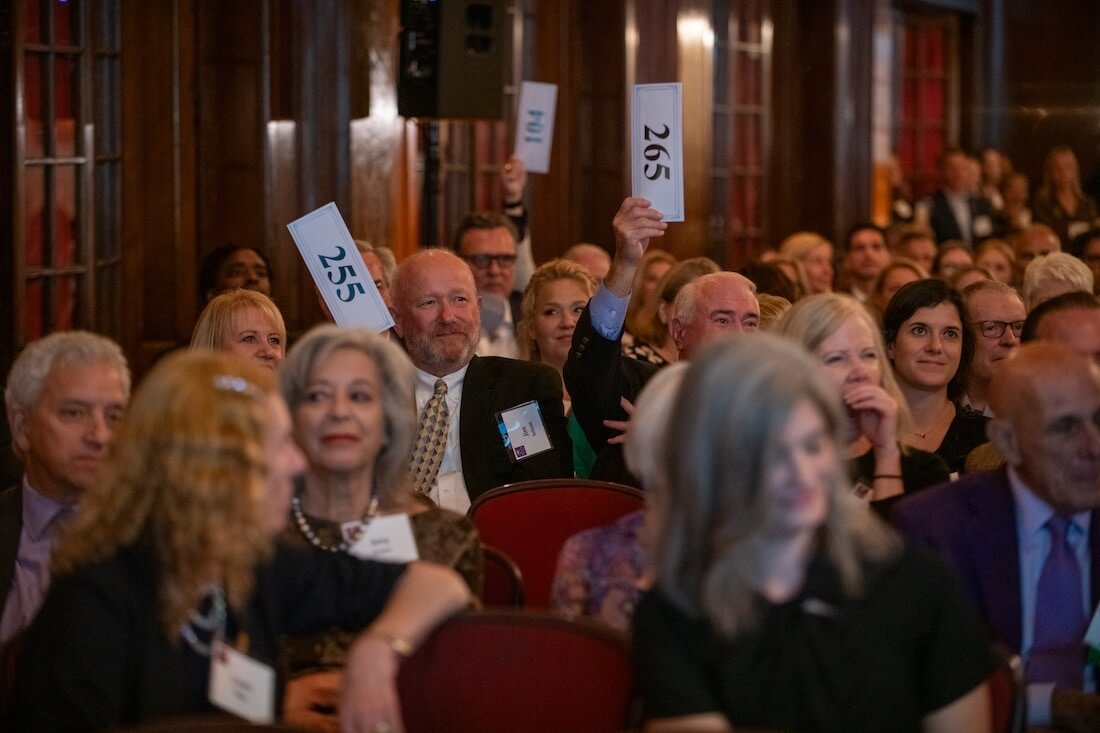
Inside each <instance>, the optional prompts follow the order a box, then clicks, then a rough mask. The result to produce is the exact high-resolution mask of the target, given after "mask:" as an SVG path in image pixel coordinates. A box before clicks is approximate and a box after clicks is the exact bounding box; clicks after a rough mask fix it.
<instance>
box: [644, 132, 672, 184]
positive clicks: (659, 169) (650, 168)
mask: <svg viewBox="0 0 1100 733" xmlns="http://www.w3.org/2000/svg"><path fill="white" fill-rule="evenodd" d="M662 127H663V128H664V130H663V131H661V132H657V131H656V130H654V129H652V128H651V127H650V126H649V125H646V126H645V128H644V129H645V139H646V140H652V139H653V138H657V139H659V140H664V139H665V138H666V137H668V134H669V129H668V125H662ZM661 153H664V154H665V155H666V156H668V151H667V150H665V148H664V147H663V146H661V145H657V144H653V145H648V146H646V156H645V157H646V158H647V159H648V160H656V159H657V158H659V157H660V154H661ZM642 174H643V175H644V176H645V177H646V178H648V179H649V180H651V181H656V180H657V179H658V178H664V179H666V180H667V179H668V178H669V168H668V166H667V165H661V164H660V163H646V164H645V167H644V168H643V169H642Z"/></svg>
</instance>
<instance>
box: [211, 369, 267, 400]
mask: <svg viewBox="0 0 1100 733" xmlns="http://www.w3.org/2000/svg"><path fill="white" fill-rule="evenodd" d="M214 389H216V390H219V391H221V392H236V393H237V394H243V395H247V396H249V397H259V396H260V391H259V390H258V389H256V387H255V385H253V384H250V383H249V382H248V380H246V379H245V378H244V377H234V376H231V375H228V374H219V375H218V376H216V377H214Z"/></svg>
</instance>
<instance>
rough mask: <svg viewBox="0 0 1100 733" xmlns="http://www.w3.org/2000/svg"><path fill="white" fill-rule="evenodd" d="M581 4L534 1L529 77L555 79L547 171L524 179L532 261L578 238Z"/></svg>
mask: <svg viewBox="0 0 1100 733" xmlns="http://www.w3.org/2000/svg"><path fill="white" fill-rule="evenodd" d="M582 4H583V0H581V2H578V1H577V0H563V1H562V2H560V3H550V2H537V3H535V27H536V28H537V32H536V33H535V34H534V38H530V39H528V43H531V44H533V46H534V55H535V74H534V79H533V81H541V82H546V83H549V84H557V85H558V100H557V110H556V117H555V121H554V142H553V146H552V147H551V150H550V171H549V173H546V174H545V175H539V176H531V177H530V178H529V179H528V180H529V183H528V203H529V204H530V211H529V217H530V219H529V226H530V228H531V244H532V247H533V248H534V255H535V260H536V262H544V261H546V260H547V259H549V258H551V257H553V256H554V255H555V254H557V253H559V252H561V251H563V250H564V248H566V247H568V246H569V245H570V244H571V243H573V242H577V241H580V240H581V239H582V237H581V234H580V222H579V220H578V219H577V218H576V217H574V216H573V213H574V210H573V207H572V206H571V201H572V200H573V194H574V191H575V190H576V189H577V188H578V187H583V186H581V185H580V184H581V183H582V182H581V181H580V180H578V177H577V176H578V171H579V168H578V160H577V156H576V149H577V145H578V140H577V133H578V125H577V117H578V111H579V101H580V100H579V94H578V91H579V90H578V86H579V84H580V74H581V72H582V69H581V68H580V64H579V63H578V58H577V56H578V53H579V49H578V48H577V46H578V37H579V35H580V31H579V22H578V19H579V14H580V5H582Z"/></svg>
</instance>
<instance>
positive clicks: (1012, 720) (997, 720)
mask: <svg viewBox="0 0 1100 733" xmlns="http://www.w3.org/2000/svg"><path fill="white" fill-rule="evenodd" d="M993 651H994V653H995V654H996V656H997V660H998V663H997V668H996V669H995V670H993V674H992V675H990V677H989V696H990V699H991V700H992V702H993V715H992V721H993V727H992V728H991V729H990V730H991V731H992V733H1023V730H1024V727H1025V726H1026V724H1027V710H1026V706H1027V693H1026V683H1025V682H1024V665H1023V663H1022V662H1021V661H1020V658H1019V657H1018V656H1016V655H1015V654H1013V653H1012V652H1011V651H1009V650H1008V649H1007V648H1006V647H1004V646H1002V645H1000V644H994V645H993Z"/></svg>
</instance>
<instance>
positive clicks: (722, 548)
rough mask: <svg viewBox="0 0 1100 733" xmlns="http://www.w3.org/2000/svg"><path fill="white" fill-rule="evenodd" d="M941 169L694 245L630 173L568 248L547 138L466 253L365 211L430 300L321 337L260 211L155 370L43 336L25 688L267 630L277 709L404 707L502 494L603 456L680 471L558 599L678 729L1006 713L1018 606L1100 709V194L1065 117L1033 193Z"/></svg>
mask: <svg viewBox="0 0 1100 733" xmlns="http://www.w3.org/2000/svg"><path fill="white" fill-rule="evenodd" d="M942 174H943V181H942V186H941V188H940V190H939V191H937V193H936V194H935V195H933V196H932V197H930V198H929V199H928V200H926V201H919V202H912V203H913V204H914V205H913V206H911V207H910V213H911V214H912V216H911V217H907V218H908V219H909V220H908V221H905V222H898V223H895V224H894V225H892V226H890V227H887V228H881V227H879V226H877V225H875V224H873V223H870V222H856V223H854V224H853V225H852V226H851V228H850V229H849V230H848V232H847V234H846V236H845V239H844V240H843V242H840V243H839V245H840V246H839V247H838V248H837V251H834V245H833V243H832V242H830V241H829V239H828V238H826V237H824V236H822V235H821V234H818V233H814V232H797V233H795V234H791V235H790V236H788V237H786V238H785V239H783V240H782V242H780V243H779V244H778V246H777V248H776V249H775V250H774V251H769V252H762V253H759V255H760V256H759V258H758V260H757V261H754V262H753V263H751V264H750V265H748V266H746V267H744V268H743V269H742V271H741V272H739V273H734V272H728V271H723V270H722V269H721V267H720V266H719V265H718V264H717V263H716V262H714V261H712V260H710V259H707V258H692V259H685V260H683V261H678V260H677V258H676V257H674V256H673V255H672V254H671V253H669V252H665V251H663V250H661V249H660V244H661V240H662V237H663V236H664V234H665V232H666V231H667V228H668V224H667V223H666V222H665V221H664V219H663V216H662V214H661V212H659V211H657V210H656V209H655V208H654V207H653V206H652V205H651V204H650V202H649V201H646V200H644V199H639V198H633V197H630V198H626V199H625V200H624V201H623V203H622V205H621V206H620V208H619V210H618V211H616V212H614V213H613V214H612V221H611V228H612V230H613V232H614V235H615V247H614V250H613V251H611V252H607V251H604V250H602V249H600V248H599V247H596V246H594V245H591V244H587V243H577V244H575V245H573V246H567V245H565V244H563V246H562V247H560V248H559V251H560V253H561V257H560V258H558V259H551V260H550V261H547V262H545V263H544V264H542V265H541V266H539V267H535V265H534V262H533V258H532V257H531V251H532V248H531V243H530V236H529V234H528V232H527V227H526V214H527V212H526V210H525V208H524V205H523V196H524V186H525V183H526V173H525V171H524V169H523V164H522V161H520V160H519V159H516V158H513V159H511V160H510V161H508V163H507V164H506V166H505V167H504V171H503V173H502V186H503V191H504V203H505V209H504V213H503V214H501V213H496V212H471V214H470V215H469V216H467V217H466V218H465V219H464V221H463V222H462V224H461V226H460V227H459V228H458V230H457V231H456V233H455V236H454V238H453V246H452V248H450V249H433V250H424V251H420V252H417V253H415V254H413V255H410V256H408V257H406V258H405V259H404V260H403V261H402V262H400V263H397V262H396V260H395V258H394V257H393V255H392V252H390V251H389V250H388V249H386V248H385V247H381V246H377V245H371V244H368V243H366V242H357V247H358V249H359V252H360V254H361V256H362V257H363V261H364V264H365V265H366V267H367V269H368V271H369V272H370V274H371V277H372V279H373V280H374V282H375V284H376V286H377V287H378V288H379V291H380V293H382V295H383V300H384V302H385V303H386V304H387V306H388V307H390V308H391V310H392V313H393V317H394V323H395V325H394V328H393V329H392V332H387V333H385V334H373V333H368V332H365V331H361V330H357V329H348V328H341V327H338V326H335V325H331V324H330V325H320V326H317V327H316V328H314V329H312V330H311V331H309V332H308V333H306V334H305V335H303V336H302V337H301V338H300V339H298V340H297V343H295V344H293V345H292V346H291V345H290V344H288V341H287V332H286V326H285V323H284V320H283V317H282V315H281V313H280V311H279V308H278V306H277V304H276V303H275V302H274V301H273V300H272V299H271V297H270V296H271V279H270V278H271V273H270V269H269V268H268V266H267V263H266V260H265V259H264V256H263V253H261V252H259V251H258V250H254V249H249V248H243V247H232V246H231V247H222V248H220V249H218V250H215V251H214V252H212V253H211V254H210V255H209V256H208V258H207V259H206V261H205V262H204V263H203V265H202V267H201V270H202V271H201V273H200V278H199V280H200V290H201V296H202V297H201V301H202V303H203V309H202V312H201V313H200V314H199V316H198V318H197V320H196V324H195V327H194V333H193V337H192V339H191V344H190V348H189V349H187V350H181V352H180V353H175V354H172V355H170V356H168V357H166V358H164V359H163V360H161V362H159V363H158V364H157V365H156V366H155V367H154V368H153V370H152V371H151V372H150V373H149V374H148V375H146V376H145V377H144V378H143V379H142V380H141V382H140V384H138V385H136V388H135V390H134V397H133V399H132V400H131V398H130V393H131V385H130V373H129V367H128V365H127V360H126V357H125V356H124V355H123V353H122V351H121V350H120V348H119V347H118V346H117V345H116V344H114V343H113V342H111V341H110V340H109V339H106V338H104V337H102V336H98V335H95V334H91V333H85V332H70V333H57V334H52V335H50V336H47V337H46V338H43V339H41V340H39V341H37V342H34V343H31V344H29V345H28V346H27V347H26V348H25V349H24V350H23V352H22V353H20V354H19V355H18V358H17V359H16V361H15V363H14V364H13V365H12V368H11V370H10V372H9V373H8V375H7V377H6V388H5V392H4V399H5V409H6V417H7V428H8V430H9V431H10V436H11V438H10V441H11V445H10V450H11V452H12V453H13V456H12V459H13V460H7V459H6V458H5V461H4V463H3V464H2V465H4V466H9V465H10V466H12V467H13V469H14V470H13V472H12V473H11V475H10V476H5V479H6V482H7V483H6V486H10V487H11V488H9V489H8V490H6V491H4V492H3V493H0V602H2V604H3V606H2V608H0V645H3V647H4V648H3V654H4V658H5V660H9V659H10V660H13V666H12V668H13V669H14V687H13V689H10V690H6V691H5V698H4V699H2V700H0V711H2V714H3V715H4V716H6V717H5V722H10V725H11V726H12V729H14V730H24V729H26V730H67V729H105V728H110V727H117V726H125V725H134V724H138V723H142V722H146V721H150V720H157V719H162V718H173V717H181V716H182V717H185V716H193V715H204V714H211V713H215V712H221V713H224V712H226V711H228V712H230V713H233V714H236V715H244V717H247V714H246V712H245V711H244V710H243V708H234V705H233V703H232V702H226V700H225V699H224V697H223V696H219V695H218V694H216V693H215V691H216V690H217V689H218V687H219V686H218V684H214V683H212V677H213V678H214V679H215V680H217V679H222V676H221V675H223V674H224V670H223V668H222V666H221V665H224V664H229V665H232V664H234V663H235V660H237V662H239V660H238V659H237V658H238V657H240V658H245V657H247V660H246V661H248V662H249V663H252V662H255V663H257V664H259V665H261V666H262V667H264V668H265V669H266V670H269V675H270V677H269V678H267V677H265V678H264V679H269V681H268V682H265V683H264V684H262V685H258V686H257V689H253V690H251V692H250V695H251V694H255V695H256V696H257V698H255V699H252V698H250V699H249V705H253V704H254V705H258V706H260V707H262V708H264V709H265V710H267V711H268V713H269V714H270V717H272V718H280V719H283V720H285V721H286V722H287V723H290V724H294V725H298V726H301V727H303V728H305V729H315V730H335V729H338V728H343V729H346V730H363V731H373V732H374V733H390V732H392V731H398V730H401V728H402V726H401V714H400V710H399V707H398V703H397V700H396V693H395V679H396V673H397V670H398V669H399V666H400V664H401V662H402V660H403V659H404V657H406V656H408V655H409V654H411V653H413V651H414V650H415V648H416V647H417V646H419V645H420V644H421V643H422V642H423V641H424V640H425V639H426V638H427V637H428V636H429V635H430V634H431V633H432V631H433V629H434V628H435V627H436V626H437V625H439V624H440V623H444V622H445V620H446V619H447V618H448V617H449V616H451V615H452V614H454V613H456V612H458V611H459V610H462V609H464V608H474V609H476V608H477V607H478V602H477V600H476V598H477V596H478V595H479V593H480V591H481V587H482V583H483V566H482V563H483V550H482V545H481V542H480V539H479V536H478V532H477V529H476V527H475V524H474V522H473V521H471V519H470V518H468V517H467V516H466V515H467V512H468V511H469V509H470V507H471V505H472V504H473V503H474V502H475V501H477V500H478V498H479V497H481V496H483V495H485V494H487V493H488V492H490V491H491V490H492V489H494V488H497V487H500V486H503V485H506V484H513V483H517V482H522V481H527V480H534V479H550V478H555V479H569V478H574V477H577V478H586V477H588V478H592V479H597V480H604V481H613V482H616V483H620V484H628V485H632V486H636V487H639V488H640V489H642V490H643V491H644V492H645V495H646V497H647V501H648V506H647V508H646V509H645V510H644V511H640V512H635V513H632V514H628V515H626V516H623V517H622V518H620V519H619V520H617V521H616V522H614V523H612V524H610V525H606V526H602V527H597V528H594V529H591V530H587V531H586V532H584V533H582V534H580V535H577V536H576V537H573V538H572V539H570V540H569V541H567V542H566V543H565V545H564V547H563V548H562V552H561V557H560V560H559V567H558V573H557V577H556V578H555V581H554V586H553V592H552V597H551V605H552V607H553V609H554V611H555V612H557V613H560V614H563V615H565V616H567V617H569V618H587V619H592V620H595V621H598V622H601V623H604V624H606V625H608V626H611V627H614V628H617V629H619V630H620V631H623V632H630V633H633V634H634V639H635V642H634V654H635V659H636V669H635V671H636V681H637V685H638V690H639V693H640V695H641V697H642V702H643V708H644V722H643V723H642V726H643V727H644V729H645V730H648V731H656V732H658V733H659V732H660V731H676V730H699V731H731V730H734V729H740V728H741V727H742V726H744V727H747V728H750V729H774V730H790V729H795V730H810V729H852V730H885V729H890V730H894V729H898V730H902V729H904V730H917V729H920V730H926V731H941V730H942V731H956V730H961V731H969V730H973V731H984V730H988V729H989V726H990V723H989V717H988V716H989V714H990V704H991V703H990V698H989V693H988V690H987V687H986V684H985V681H986V679H987V678H988V677H989V675H990V673H991V672H992V670H993V667H994V664H995V658H994V657H993V655H992V646H991V644H990V642H991V641H995V642H998V643H999V644H1001V645H1003V646H1004V647H1006V648H1007V649H1009V650H1010V651H1011V652H1012V653H1015V654H1018V655H1020V657H1021V658H1022V660H1023V662H1024V669H1025V674H1026V678H1027V681H1028V683H1029V685H1028V690H1027V701H1028V711H1029V720H1030V722H1032V723H1033V724H1035V725H1039V726H1055V727H1061V728H1063V729H1067V730H1093V729H1095V727H1094V724H1095V721H1096V720H1097V718H1096V717H1095V716H1096V715H1097V714H1098V713H1097V711H1098V710H1100V698H1097V696H1096V694H1095V693H1096V689H1095V688H1096V680H1097V669H1096V667H1095V666H1093V665H1090V663H1089V659H1090V657H1089V656H1088V650H1089V648H1088V646H1087V645H1086V644H1085V643H1084V637H1085V631H1086V629H1087V628H1088V625H1089V621H1090V620H1091V619H1092V618H1093V617H1094V615H1096V614H1098V612H1100V539H1097V538H1100V524H1097V523H1096V521H1094V517H1093V514H1094V513H1095V511H1096V510H1097V508H1100V300H1098V299H1097V298H1096V296H1095V295H1094V291H1095V289H1096V288H1097V280H1096V272H1097V271H1098V270H1100V254H1098V253H1100V237H1097V236H1096V231H1097V229H1096V227H1097V225H1098V223H1100V222H1098V221H1097V212H1096V206H1095V203H1094V202H1092V200H1091V199H1089V198H1088V197H1087V196H1085V195H1084V194H1083V193H1082V192H1081V188H1080V182H1079V173H1078V171H1077V168H1076V159H1075V158H1074V156H1073V153H1072V151H1070V150H1069V149H1066V148H1058V149H1055V150H1054V151H1052V152H1051V155H1050V156H1049V158H1048V160H1047V165H1046V170H1045V175H1044V180H1043V183H1042V185H1041V186H1039V187H1038V188H1037V190H1036V194H1035V197H1034V198H1033V199H1031V200H1028V199H1027V197H1026V195H1025V197H1024V199H1023V201H1022V202H1021V201H1020V196H1019V190H1018V189H1019V186H1020V176H1019V174H1018V173H1015V172H1013V171H1012V170H1011V167H1010V165H1009V164H1008V161H1007V158H1006V157H1005V156H1004V155H1003V154H1002V153H1000V152H999V151H997V150H994V149H987V150H984V151H982V154H981V158H980V165H978V159H976V158H974V159H972V158H970V156H968V155H967V154H966V153H965V152H963V151H961V150H957V149H949V150H947V151H946V152H945V154H944V156H943V167H942ZM1024 186H1025V187H1026V179H1025V180H1024ZM903 209H904V207H902V208H900V209H896V210H898V211H901V210H903ZM610 213H611V212H609V214H610ZM1094 250H1095V251H1094ZM764 331H770V332H772V333H768V334H762V333H761V332H764ZM1025 342H1026V343H1025ZM288 347H289V348H288ZM516 415H522V419H523V420H525V421H530V426H531V428H532V432H533V433H534V434H535V435H536V436H537V437H538V440H534V439H530V442H523V441H526V440H528V438H526V437H517V436H513V435H512V434H511V433H509V432H508V430H507V423H508V421H509V420H512V419H514V418H515V416H516ZM7 449H8V447H7V446H0V450H7ZM979 469H980V470H979ZM1097 521H1100V520H1097ZM891 523H892V524H893V525H894V528H891ZM377 537H382V539H383V540H384V541H383V542H381V545H382V546H384V549H383V550H378V549H377V548H376V547H375V545H377V544H379V543H372V542H371V541H369V540H370V539H371V538H377ZM392 547H400V548H402V549H401V550H400V551H395V552H396V554H395V555H392V556H391V555H388V554H387V552H389V551H390V549H389V548H392ZM887 620H888V621H887ZM1092 642H1093V645H1094V646H1095V647H1096V648H1098V649H1100V638H1097V639H1093V640H1092ZM1098 653H1100V652H1098ZM1093 658H1095V657H1093ZM227 660H228V661H227ZM532 694H536V693H535V691H533V692H532ZM238 702H239V701H238ZM1090 716H1091V717H1090ZM6 728H7V727H6V726H5V729H6Z"/></svg>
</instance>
